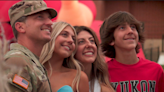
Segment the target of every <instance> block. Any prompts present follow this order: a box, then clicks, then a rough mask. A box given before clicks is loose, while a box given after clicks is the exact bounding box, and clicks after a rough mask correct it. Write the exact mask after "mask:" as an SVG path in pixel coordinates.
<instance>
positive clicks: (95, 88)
mask: <svg viewBox="0 0 164 92" xmlns="http://www.w3.org/2000/svg"><path fill="white" fill-rule="evenodd" d="M89 92H91V87H90V82H89ZM93 92H101V87H100V84H99V82H98V80H97V79H95V84H94V91H93Z"/></svg>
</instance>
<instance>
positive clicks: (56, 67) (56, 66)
mask: <svg viewBox="0 0 164 92" xmlns="http://www.w3.org/2000/svg"><path fill="white" fill-rule="evenodd" d="M63 61H64V59H63V58H58V57H57V56H56V55H55V54H53V55H52V57H51V58H50V60H49V63H50V65H51V67H52V71H53V72H55V71H56V72H58V71H61V70H62V67H63V65H62V64H63ZM44 66H45V68H46V69H47V70H48V71H50V66H49V64H48V63H45V64H44Z"/></svg>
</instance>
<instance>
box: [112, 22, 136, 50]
mask: <svg viewBox="0 0 164 92" xmlns="http://www.w3.org/2000/svg"><path fill="white" fill-rule="evenodd" d="M114 39H115V40H114V41H113V42H112V43H110V45H113V46H114V48H115V49H116V50H117V49H120V50H121V49H126V50H135V48H136V46H137V43H138V32H137V30H136V26H135V25H133V24H128V23H124V24H121V25H119V26H118V27H117V28H116V29H115V31H114Z"/></svg>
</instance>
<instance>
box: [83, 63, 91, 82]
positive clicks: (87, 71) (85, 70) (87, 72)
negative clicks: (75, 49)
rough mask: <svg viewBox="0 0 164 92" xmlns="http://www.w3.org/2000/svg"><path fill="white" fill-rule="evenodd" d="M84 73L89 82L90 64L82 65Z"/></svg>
mask: <svg viewBox="0 0 164 92" xmlns="http://www.w3.org/2000/svg"><path fill="white" fill-rule="evenodd" d="M83 66H84V72H85V73H86V74H87V76H88V79H89V81H90V80H91V72H92V63H90V64H83Z"/></svg>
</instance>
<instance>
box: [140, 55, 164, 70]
mask: <svg viewBox="0 0 164 92" xmlns="http://www.w3.org/2000/svg"><path fill="white" fill-rule="evenodd" d="M140 62H141V64H142V65H144V66H145V67H146V66H147V67H151V68H153V67H154V68H156V69H162V67H161V65H160V64H158V63H156V62H154V61H150V60H148V59H143V58H140ZM162 70H163V69H162Z"/></svg>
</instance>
